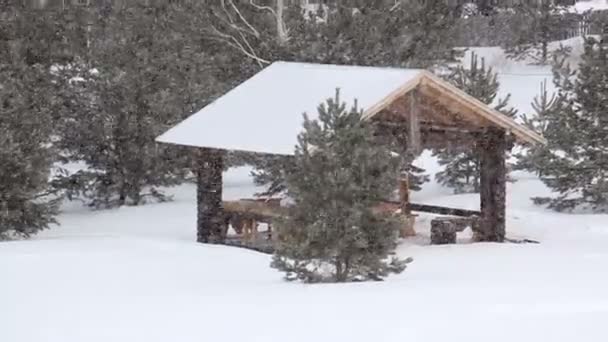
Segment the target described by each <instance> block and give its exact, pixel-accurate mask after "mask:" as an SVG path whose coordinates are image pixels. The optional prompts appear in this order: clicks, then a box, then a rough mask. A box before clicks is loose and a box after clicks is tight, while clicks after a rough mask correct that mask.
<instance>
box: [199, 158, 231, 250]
mask: <svg viewBox="0 0 608 342" xmlns="http://www.w3.org/2000/svg"><path fill="white" fill-rule="evenodd" d="M223 171H224V154H223V152H222V151H218V150H212V149H200V150H199V151H198V154H197V170H196V174H197V192H196V201H197V224H196V226H197V239H196V240H197V241H198V242H201V243H222V242H223V241H224V239H225V237H226V236H225V231H226V229H225V225H226V223H225V222H226V220H225V218H224V213H223V208H222V187H223V180H222V172H223Z"/></svg>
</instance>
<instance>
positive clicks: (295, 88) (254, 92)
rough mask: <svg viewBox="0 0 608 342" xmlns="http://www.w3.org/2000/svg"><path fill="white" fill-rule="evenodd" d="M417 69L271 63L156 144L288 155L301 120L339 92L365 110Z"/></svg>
mask: <svg viewBox="0 0 608 342" xmlns="http://www.w3.org/2000/svg"><path fill="white" fill-rule="evenodd" d="M420 72H421V70H415V69H391V68H376V67H355V66H337V65H322V64H306V63H287V62H275V63H273V64H271V65H270V66H268V67H266V68H265V69H264V70H262V71H261V72H259V73H258V74H256V75H255V76H253V77H252V78H250V79H249V80H247V81H245V82H244V83H242V84H241V85H239V86H238V87H236V88H234V89H232V90H231V91H229V92H228V93H226V94H225V95H224V96H222V97H220V98H219V99H217V100H216V101H215V102H213V103H211V104H210V105H208V106H207V107H205V108H203V109H202V110H200V111H199V112H197V113H196V114H194V115H192V116H190V117H189V118H188V119H186V120H185V121H183V122H181V123H180V124H178V125H177V126H175V127H173V128H172V129H170V130H169V131H167V132H166V133H165V134H163V135H161V136H160V137H159V138H158V139H157V141H159V142H164V143H171V144H177V145H186V146H197V147H209V148H220V149H226V150H239V151H250V152H264V153H273V154H292V153H293V151H294V147H295V145H296V143H297V135H298V134H299V133H300V132H301V131H302V123H303V117H302V114H303V113H306V114H307V115H308V117H309V118H311V119H315V118H317V107H318V106H319V104H321V103H322V102H324V101H325V100H326V99H328V98H333V97H334V95H335V92H336V88H340V97H341V101H344V102H346V103H347V104H348V105H351V104H353V103H354V100H355V99H356V100H357V103H358V104H359V108H362V109H366V108H368V107H370V106H373V105H374V104H376V103H378V102H380V101H381V100H382V99H383V98H385V97H386V96H387V94H389V93H391V92H392V91H394V90H395V89H397V88H399V87H400V86H402V85H403V84H405V83H407V82H408V81H410V80H412V79H413V78H415V77H416V76H417V75H418V74H419V73H420Z"/></svg>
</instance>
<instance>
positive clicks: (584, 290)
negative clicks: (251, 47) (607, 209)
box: [0, 158, 608, 342]
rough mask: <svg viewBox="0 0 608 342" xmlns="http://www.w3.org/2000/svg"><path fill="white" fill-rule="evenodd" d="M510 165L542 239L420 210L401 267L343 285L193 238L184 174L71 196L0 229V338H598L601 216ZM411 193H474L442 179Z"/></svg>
mask: <svg viewBox="0 0 608 342" xmlns="http://www.w3.org/2000/svg"><path fill="white" fill-rule="evenodd" d="M418 163H419V164H420V165H422V166H425V167H427V168H429V169H432V168H433V167H434V165H435V164H434V162H433V161H432V160H431V159H428V158H423V159H421V160H419V161H418ZM226 177H227V184H226V197H227V198H239V197H243V196H249V195H250V194H251V193H252V192H254V191H255V189H254V187H253V186H252V185H251V183H250V180H249V179H248V177H247V170H246V169H238V170H234V171H231V172H229V173H228V174H227V176H226ZM516 178H517V179H518V181H517V182H516V183H513V184H510V185H509V203H508V229H509V235H510V236H511V237H527V238H532V239H537V240H540V241H541V242H542V243H541V244H539V245H535V244H527V245H516V244H504V245H498V244H469V243H467V241H466V238H463V239H461V244H459V245H454V246H428V245H426V244H427V243H428V218H424V217H423V218H422V219H421V221H420V222H419V223H420V224H419V227H418V230H419V232H420V236H419V237H418V238H415V239H412V240H407V241H404V242H403V244H402V245H401V246H400V248H399V253H400V255H402V256H413V257H414V258H415V262H414V263H413V264H412V265H411V267H410V268H409V269H408V270H406V272H405V273H403V274H401V275H399V276H395V277H392V278H390V279H389V280H388V281H386V282H381V283H365V284H349V285H319V286H307V285H302V284H290V283H285V282H283V281H282V279H281V275H280V274H279V273H277V272H275V271H274V270H272V269H271V268H270V267H269V266H268V264H269V262H270V258H269V256H266V255H263V254H258V253H255V252H250V251H246V250H242V249H236V248H231V247H220V246H206V245H201V244H197V243H195V242H194V237H195V216H196V215H195V193H194V188H193V187H191V186H183V187H180V188H177V189H174V190H173V192H174V193H175V195H176V197H175V201H174V202H172V203H165V204H156V205H148V206H144V207H139V208H123V209H120V210H112V211H100V212H93V213H92V212H90V211H87V210H84V209H82V208H81V207H79V206H77V205H74V206H72V205H70V206H67V207H66V212H65V213H64V214H63V215H61V217H60V220H61V222H62V226H61V227H57V228H54V229H52V230H49V231H45V232H44V233H42V234H40V235H39V236H37V237H36V238H35V239H33V240H31V241H17V242H9V243H2V244H0V274H1V275H2V279H1V281H0V303H1V305H0V337H1V339H0V340H2V341H10V342H39V341H45V342H81V341H87V342H97V341H99V342H108V341H113V342H122V341H124V342H134V341H146V342H154V341H197V342H198V341H213V342H222V341H230V342H233V341H265V342H266V341H285V340H287V341H290V342H298V341H306V342H308V341H399V342H401V341H418V342H422V341H442V342H444V341H467V342H473V341H484V342H485V341H488V340H492V341H509V342H512V341H522V342H524V341H534V342H537V341H553V342H555V341H573V340H578V341H605V332H604V327H603V323H604V322H606V321H607V320H608V292H606V288H608V273H606V272H605V271H604V270H606V269H608V216H606V215H566V214H556V213H553V212H549V211H545V210H543V209H541V208H538V207H533V206H532V205H531V204H530V201H529V200H528V197H529V196H531V195H538V194H539V193H540V194H542V193H546V192H547V190H546V189H545V188H544V187H543V185H542V184H541V183H540V182H539V181H538V180H536V179H535V178H534V177H531V176H530V175H526V174H516ZM415 200H416V201H418V202H425V203H437V204H448V205H453V206H459V207H464V208H475V207H477V206H478V197H477V196H476V195H460V196H453V195H450V194H449V191H447V190H446V189H442V188H441V187H439V186H438V185H437V184H429V185H428V186H426V187H425V190H424V191H422V192H421V193H417V194H416V195H415ZM464 235H465V237H466V234H464Z"/></svg>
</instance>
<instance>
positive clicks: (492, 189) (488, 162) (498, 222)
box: [477, 128, 508, 242]
mask: <svg viewBox="0 0 608 342" xmlns="http://www.w3.org/2000/svg"><path fill="white" fill-rule="evenodd" d="M507 147H508V146H507V139H506V136H505V132H504V131H502V130H499V129H496V128H490V129H488V131H487V132H485V133H484V134H483V135H482V136H481V137H480V139H479V153H480V156H479V159H480V168H481V170H480V191H481V194H480V197H481V198H480V199H481V203H480V209H481V216H482V223H481V232H480V233H479V234H478V235H479V236H478V237H477V240H479V241H489V242H503V241H504V239H505V234H506V222H505V216H506V184H507V182H506V174H507V168H506V165H505V152H506V150H507Z"/></svg>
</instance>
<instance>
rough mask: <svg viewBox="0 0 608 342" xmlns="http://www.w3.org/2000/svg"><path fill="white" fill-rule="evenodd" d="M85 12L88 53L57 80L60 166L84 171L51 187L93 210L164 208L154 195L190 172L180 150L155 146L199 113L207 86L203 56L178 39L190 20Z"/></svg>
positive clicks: (161, 14)
mask: <svg viewBox="0 0 608 342" xmlns="http://www.w3.org/2000/svg"><path fill="white" fill-rule="evenodd" d="M91 12H92V13H93V14H94V15H92V17H93V18H97V20H96V21H94V22H93V24H92V28H91V30H90V33H89V37H90V39H91V53H89V54H88V55H87V56H85V57H83V58H80V59H79V60H78V61H77V62H75V63H72V64H70V65H68V66H67V67H65V68H63V69H62V70H61V72H60V74H61V75H60V76H61V77H62V80H63V83H62V85H63V87H62V89H59V91H60V92H61V94H62V98H63V99H64V101H65V104H66V106H65V108H64V113H63V115H62V118H61V124H60V130H61V132H60V133H61V134H60V137H61V139H60V140H59V141H58V142H57V146H58V147H59V148H60V149H61V150H62V151H64V155H65V156H66V161H83V162H84V163H86V165H87V168H86V169H84V170H81V171H80V172H78V173H76V174H71V175H66V176H64V177H61V178H60V179H59V180H58V184H60V185H61V186H63V187H65V188H67V189H68V190H69V195H70V197H74V196H84V197H86V198H88V199H89V205H91V206H93V207H98V208H103V207H113V206H121V205H125V204H129V205H138V204H142V203H144V202H145V201H146V199H147V198H153V199H155V200H161V201H164V200H167V199H168V198H167V197H166V196H164V195H163V193H162V192H161V191H160V190H159V188H161V187H164V186H171V185H175V184H178V183H179V182H181V181H182V180H183V179H184V176H185V174H186V172H187V168H188V167H189V166H190V164H189V162H188V159H187V158H186V156H187V155H186V151H185V150H183V149H178V148H174V147H172V146H167V145H157V144H156V143H155V141H154V139H155V138H156V137H157V136H158V135H159V134H161V133H162V132H163V131H165V130H166V129H168V128H169V127H171V126H172V125H175V124H176V123H177V122H179V121H180V120H181V119H183V116H184V115H185V114H186V113H189V112H192V111H193V110H194V108H200V107H201V106H202V103H201V102H204V101H200V100H201V99H203V100H207V99H206V98H205V95H207V94H208V93H209V91H208V90H206V89H205V88H204V84H208V83H207V82H211V80H210V79H209V77H208V76H206V74H205V73H204V72H201V69H202V68H203V66H204V65H207V64H208V63H209V62H208V61H207V59H206V55H205V54H204V52H202V50H199V48H200V46H197V45H196V44H188V43H189V42H188V41H187V40H186V39H187V38H186V36H187V34H189V32H188V31H185V30H184V31H181V30H182V28H181V27H180V25H181V23H183V22H187V20H186V19H187V18H188V15H192V14H188V13H186V12H185V8H184V7H180V5H179V4H175V5H174V4H158V5H155V6H143V5H140V4H134V5H133V6H129V7H126V8H125V9H122V10H112V11H105V10H103V9H97V8H92V9H91ZM195 93H196V94H195ZM195 96H198V97H199V98H198V100H197V99H195Z"/></svg>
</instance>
